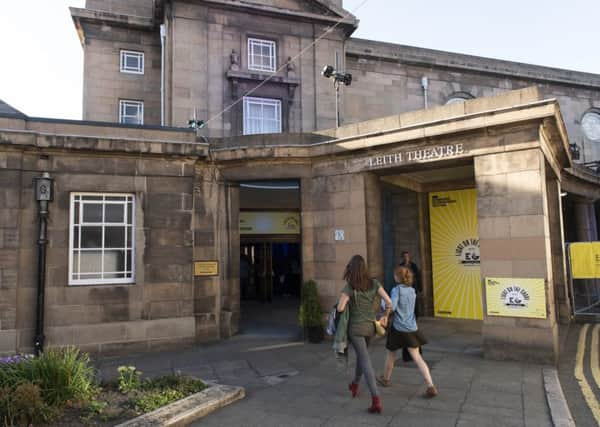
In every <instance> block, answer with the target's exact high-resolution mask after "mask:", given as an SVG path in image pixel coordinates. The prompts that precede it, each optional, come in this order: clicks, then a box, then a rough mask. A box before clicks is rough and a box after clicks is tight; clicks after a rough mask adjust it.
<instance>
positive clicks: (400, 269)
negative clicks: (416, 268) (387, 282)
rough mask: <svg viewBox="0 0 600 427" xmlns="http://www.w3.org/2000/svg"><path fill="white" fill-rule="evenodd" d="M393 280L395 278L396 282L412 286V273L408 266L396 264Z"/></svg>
mask: <svg viewBox="0 0 600 427" xmlns="http://www.w3.org/2000/svg"><path fill="white" fill-rule="evenodd" d="M394 280H396V282H397V283H402V284H403V285H406V286H412V285H413V273H412V271H410V268H408V267H404V266H401V265H397V266H396V268H394Z"/></svg>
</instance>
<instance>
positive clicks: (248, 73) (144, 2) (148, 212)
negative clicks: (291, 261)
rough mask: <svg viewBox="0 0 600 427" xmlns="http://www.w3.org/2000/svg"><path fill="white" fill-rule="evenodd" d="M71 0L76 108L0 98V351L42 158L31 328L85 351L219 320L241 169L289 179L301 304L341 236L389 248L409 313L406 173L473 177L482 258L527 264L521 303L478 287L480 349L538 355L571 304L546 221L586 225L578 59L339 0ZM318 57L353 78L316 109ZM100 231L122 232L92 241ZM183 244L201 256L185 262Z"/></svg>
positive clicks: (553, 351) (588, 83) (420, 246)
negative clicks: (540, 304) (49, 110)
mask: <svg viewBox="0 0 600 427" xmlns="http://www.w3.org/2000/svg"><path fill="white" fill-rule="evenodd" d="M71 12H72V15H73V19H74V21H75V25H76V28H77V30H78V33H79V37H80V39H81V41H82V45H83V48H84V99H83V103H84V108H83V110H84V119H85V120H84V121H66V120H48V119H37V118H30V117H27V116H26V115H24V114H23V113H20V112H16V111H13V110H11V109H10V107H9V106H7V105H5V104H2V103H0V182H1V183H2V189H1V192H0V201H2V203H0V261H1V262H0V353H5V352H14V351H27V350H29V349H30V347H31V344H32V341H33V334H34V329H33V328H34V322H35V292H36V286H37V277H36V274H35V268H34V267H33V266H34V265H35V263H36V259H37V258H36V235H35V233H36V230H37V219H36V215H37V209H38V207H37V204H36V201H35V197H34V189H33V179H34V178H35V177H39V176H41V175H42V173H44V172H48V173H49V174H50V175H51V176H52V177H53V178H54V179H55V198H54V201H53V202H52V203H51V204H50V220H49V221H50V222H49V244H48V265H47V284H46V289H45V292H46V307H45V317H46V319H45V320H46V324H45V334H46V337H47V344H48V345H53V346H63V345H69V344H76V345H79V346H81V347H83V348H84V349H86V350H90V351H94V352H102V353H107V352H112V351H122V350H123V349H131V350H139V349H152V348H157V347H160V346H164V345H172V344H174V343H189V342H205V341H210V340H216V339H221V338H225V337H228V336H231V335H232V334H235V333H236V332H237V331H238V327H239V324H240V314H241V308H240V265H239V257H238V255H239V253H240V241H241V237H240V229H239V217H240V209H241V208H240V206H241V197H240V185H243V183H245V182H249V181H257V180H265V179H268V180H294V181H296V182H298V183H299V192H300V199H301V200H300V202H299V206H300V208H299V212H300V216H301V237H300V239H301V240H300V243H301V252H302V276H303V278H304V279H310V278H314V279H316V280H317V281H318V283H319V293H320V296H321V300H322V303H323V306H324V307H329V306H331V304H332V303H333V302H334V300H335V298H336V296H337V295H338V293H339V291H340V289H341V287H342V283H341V281H340V276H341V273H342V271H343V268H344V266H345V263H346V262H347V260H348V259H349V258H350V256H352V255H354V254H356V253H358V254H362V255H363V256H364V257H365V258H366V259H367V262H368V264H369V268H370V271H371V273H372V275H374V276H375V277H377V278H379V279H380V280H382V281H385V279H386V276H387V275H388V274H389V271H390V267H391V266H392V265H393V264H394V263H395V262H396V260H397V259H398V257H399V253H400V252H401V251H402V250H404V249H410V250H411V252H413V253H414V254H415V257H416V259H417V261H418V263H419V264H420V265H421V266H422V268H423V295H422V297H421V303H422V305H423V308H424V310H425V313H426V314H428V315H433V314H435V310H434V294H433V292H434V290H433V284H432V282H433V279H432V261H431V253H432V248H431V241H430V229H429V227H430V225H429V224H430V221H429V220H430V218H429V216H430V208H429V205H428V200H429V199H428V197H429V194H430V193H432V192H436V191H446V190H457V189H468V188H471V189H476V194H477V220H478V224H479V226H478V231H479V246H480V255H481V261H480V269H481V280H482V281H483V279H485V278H486V277H522V278H543V279H544V283H545V285H544V292H543V294H544V297H545V301H546V309H545V317H544V318H540V319H530V318H511V317H508V318H507V317H498V316H491V315H487V314H485V304H486V302H485V299H484V300H482V301H481V304H482V305H483V312H484V315H483V320H482V321H481V324H482V325H483V326H482V334H483V339H484V344H485V352H486V355H488V356H490V357H494V358H518V359H523V360H541V361H545V362H552V361H554V360H555V359H556V357H557V354H558V347H557V342H558V326H557V325H558V323H559V322H569V321H570V320H571V317H572V313H573V310H572V306H571V301H570V299H569V289H568V286H567V276H566V268H565V252H564V243H565V240H567V241H573V240H597V238H598V236H597V220H596V215H597V213H596V212H597V211H596V210H595V203H596V201H597V200H598V199H600V179H599V178H598V174H597V172H596V171H595V170H594V169H593V167H594V165H593V164H588V165H585V164H583V163H589V162H593V161H595V160H598V156H599V155H600V152H598V148H597V146H598V145H600V142H598V143H596V142H594V141H593V139H595V135H596V133H595V127H594V126H595V125H594V123H595V122H594V121H593V119H594V117H595V116H594V114H596V108H600V77H599V76H597V75H590V74H586V73H577V72H570V71H564V70H556V69H549V68H546V67H538V66H530V65H526V64H517V63H512V62H506V61H497V60H489V59H485V58H475V57H468V56H465V55H457V54H450V53H446V52H437V51H430V50H427V49H420V48H412V47H407V46H399V45H390V44H385V43H379V42H371V41H366V40H359V39H354V38H352V37H351V35H352V32H353V31H354V30H355V29H356V26H357V24H358V22H357V20H356V18H355V17H353V16H351V15H349V14H347V12H345V11H344V10H343V9H342V8H341V0H336V1H330V0H248V1H245V2H238V1H233V0H206V1H200V0H198V1H183V0H173V1H166V0H164V1H163V0H155V1H151V0H130V1H127V2H124V1H116V0H88V1H87V4H86V8H85V9H76V8H72V9H71ZM338 21H339V22H340V23H339V24H338V25H337V26H336V27H335V29H334V30H332V31H326V30H327V28H329V27H330V26H332V25H334V24H335V23H336V22H338ZM251 63H252V64H251ZM325 64H335V65H336V66H337V68H338V69H340V70H345V71H348V72H350V73H352V75H353V77H354V79H353V82H352V84H351V85H350V86H346V87H342V88H341V90H340V112H341V113H340V116H341V122H342V126H340V127H338V128H336V127H335V122H336V114H335V110H336V109H335V90H334V87H333V85H332V82H331V81H330V80H327V79H325V78H323V77H322V76H321V75H320V70H321V69H322V67H323V65H325ZM271 70H273V71H271ZM524 87H526V88H525V89H522V88H524ZM161 88H162V89H161ZM511 89H519V90H511ZM249 92H250V93H249ZM257 112H258V113H257ZM586 114H588V116H586ZM589 114H591V116H589ZM586 117H588V118H589V117H592V120H591V121H589V120H588V121H585V120H584V118H586ZM190 120H193V121H194V123H193V124H194V125H198V124H199V123H198V122H199V121H200V120H204V121H205V124H206V126H205V127H203V128H202V129H199V130H198V131H194V130H190V129H187V127H188V123H189V121H190ZM118 122H121V123H120V124H119V123H118ZM582 122H585V123H582ZM161 124H163V125H165V126H160V125H161ZM583 125H584V126H583ZM599 126H600V124H599ZM323 129H325V130H323ZM243 134H245V135H243ZM599 138H600V137H599ZM575 146H577V147H578V148H579V150H580V158H579V160H577V159H576V158H575V157H574V156H573V155H572V154H573V153H575V152H576V150H575ZM446 147H451V148H446ZM408 152H411V153H417V152H418V153H420V154H419V156H418V157H416V154H415V155H414V156H415V157H414V158H413V157H411V156H408V155H407V157H403V156H402V155H400V154H398V153H408ZM431 153H438V154H435V155H434V154H431ZM565 193H567V195H566V197H564V196H565ZM115 215H116V217H115ZM110 218H113V219H110ZM114 218H117V219H116V220H115V219H114ZM338 229H341V230H343V231H344V235H345V237H344V238H343V239H337V237H335V233H334V232H335V231H336V230H338ZM84 234H85V238H83V237H82V236H83V235H84ZM115 235H116V236H118V239H121V240H120V241H123V242H124V244H123V245H120V244H118V245H117V244H108V243H107V242H108V241H109V240H107V239H109V238H110V236H113V237H114V236H115ZM118 239H117V240H118ZM198 261H211V262H214V261H216V262H217V264H218V271H216V272H215V273H214V274H213V275H208V276H205V275H201V274H196V273H197V272H196V268H195V267H196V265H195V264H196V262H198ZM94 263H96V264H94ZM98 271H100V273H98ZM442 321H443V320H442ZM532 337H535V339H534V340H533V341H532ZM508 349H509V350H510V351H508Z"/></svg>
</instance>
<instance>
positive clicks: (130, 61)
mask: <svg viewBox="0 0 600 427" xmlns="http://www.w3.org/2000/svg"><path fill="white" fill-rule="evenodd" d="M121 72H122V73H132V74H144V53H143V52H135V51H133V50H122V51H121Z"/></svg>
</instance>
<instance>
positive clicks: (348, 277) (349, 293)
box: [337, 255, 392, 413]
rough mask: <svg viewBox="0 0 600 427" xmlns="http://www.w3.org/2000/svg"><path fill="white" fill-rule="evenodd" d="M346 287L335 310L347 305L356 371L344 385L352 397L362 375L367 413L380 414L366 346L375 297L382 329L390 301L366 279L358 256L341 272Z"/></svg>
mask: <svg viewBox="0 0 600 427" xmlns="http://www.w3.org/2000/svg"><path fill="white" fill-rule="evenodd" d="M344 280H345V281H346V286H345V287H344V289H342V294H341V295H340V298H339V301H338V304H337V310H338V311H339V312H343V311H344V309H345V308H346V305H347V304H348V303H349V304H350V306H349V308H350V321H349V322H348V323H349V324H348V340H349V341H350V342H351V343H352V347H354V351H355V352H356V371H355V375H354V380H353V381H352V382H351V383H350V384H349V385H348V388H349V389H350V391H351V392H352V397H356V396H357V395H358V384H359V382H360V379H361V377H362V375H363V373H364V374H365V378H366V380H367V386H368V387H369V391H370V392H371V397H372V403H371V407H370V408H369V412H370V413H374V412H378V413H381V411H382V409H383V407H382V406H383V405H382V402H381V397H380V396H379V392H378V390H377V384H376V381H375V372H374V371H373V365H372V364H371V358H370V357H369V350H368V347H369V343H370V341H371V338H372V337H373V336H374V335H375V323H374V322H375V298H376V297H377V296H378V295H379V296H380V297H381V298H383V300H384V301H385V303H386V313H385V315H384V316H383V318H382V321H381V323H382V326H384V327H385V326H386V321H387V317H388V314H389V312H390V309H391V306H392V301H391V300H390V297H389V296H388V294H387V293H386V292H385V290H384V289H383V286H381V284H380V283H379V282H378V281H377V280H375V279H370V278H369V273H368V271H367V265H366V263H365V260H364V258H363V257H362V256H360V255H354V256H353V257H352V258H351V259H350V262H349V263H348V265H347V266H346V270H345V271H344Z"/></svg>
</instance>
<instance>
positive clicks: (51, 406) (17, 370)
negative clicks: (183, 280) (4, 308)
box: [0, 347, 206, 426]
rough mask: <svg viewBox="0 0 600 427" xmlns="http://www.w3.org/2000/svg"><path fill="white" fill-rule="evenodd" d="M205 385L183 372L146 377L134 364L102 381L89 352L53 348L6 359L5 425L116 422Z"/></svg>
mask: <svg viewBox="0 0 600 427" xmlns="http://www.w3.org/2000/svg"><path fill="white" fill-rule="evenodd" d="M205 388H206V385H205V384H204V383H203V382H202V381H200V380H198V379H195V378H191V377H187V376H183V375H179V374H171V375H165V376H162V377H158V378H153V379H144V378H142V373H141V372H140V371H138V370H136V368H135V367H134V366H122V367H120V368H119V376H118V379H117V380H115V381H113V382H110V383H105V384H99V383H97V382H96V372H95V370H94V368H93V367H92V366H91V363H90V359H89V356H88V355H87V354H85V353H80V352H79V350H77V349H76V348H72V347H71V348H65V349H58V350H53V349H51V350H47V351H46V352H44V353H43V354H42V355H41V356H40V357H38V358H36V357H33V356H29V355H25V356H22V355H17V356H11V357H5V358H1V359H0V425H7V426H11V425H18V426H20V425H29V424H34V425H47V426H63V425H98V426H104V425H106V426H108V425H115V424H116V423H119V422H122V421H125V420H127V419H130V418H134V417H136V416H138V415H140V414H144V413H147V412H150V411H153V410H154V409H157V408H159V407H161V406H164V405H167V404H169V403H171V402H174V401H176V400H179V399H182V398H184V397H186V396H189V395H192V394H195V393H198V392H200V391H202V390H203V389H205Z"/></svg>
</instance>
